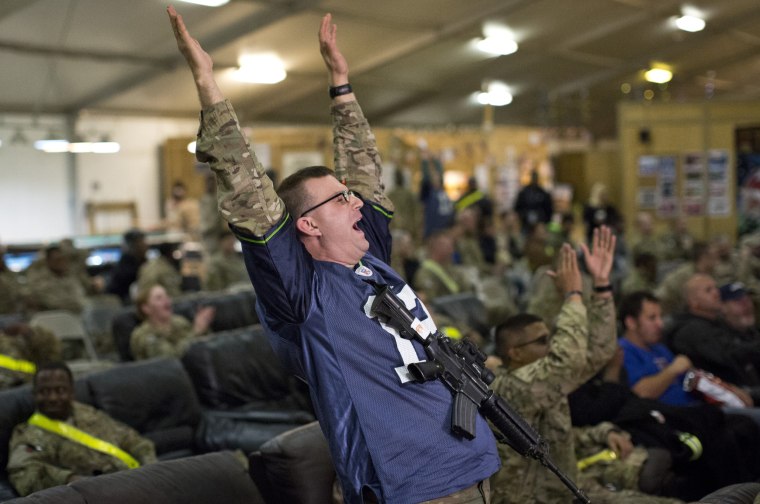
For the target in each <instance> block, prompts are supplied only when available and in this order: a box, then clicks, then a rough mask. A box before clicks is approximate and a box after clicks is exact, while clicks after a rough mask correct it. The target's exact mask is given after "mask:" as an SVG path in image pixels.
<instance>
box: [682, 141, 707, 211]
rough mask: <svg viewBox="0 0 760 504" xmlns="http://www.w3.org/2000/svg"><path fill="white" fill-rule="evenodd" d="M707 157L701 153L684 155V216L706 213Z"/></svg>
mask: <svg viewBox="0 0 760 504" xmlns="http://www.w3.org/2000/svg"><path fill="white" fill-rule="evenodd" d="M705 199H706V198H705V157H704V154H703V153H701V152H689V153H686V154H684V155H683V162H682V165H681V211H682V213H683V215H692V216H694V215H703V214H704V213H705Z"/></svg>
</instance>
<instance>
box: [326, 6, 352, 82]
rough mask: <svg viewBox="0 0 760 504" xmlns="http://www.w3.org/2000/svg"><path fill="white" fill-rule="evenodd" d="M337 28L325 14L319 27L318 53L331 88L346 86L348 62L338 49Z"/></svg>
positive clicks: (330, 15)
mask: <svg viewBox="0 0 760 504" xmlns="http://www.w3.org/2000/svg"><path fill="white" fill-rule="evenodd" d="M337 32H338V27H337V26H336V25H334V24H332V14H325V16H324V17H323V18H322V24H321V26H320V27H319V52H320V53H321V54H322V59H323V60H325V66H326V67H327V72H328V78H329V80H330V85H331V86H340V85H342V84H348V62H347V61H346V58H345V57H344V56H343V53H341V52H340V49H338V38H337Z"/></svg>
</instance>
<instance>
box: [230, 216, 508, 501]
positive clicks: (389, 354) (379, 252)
mask: <svg viewBox="0 0 760 504" xmlns="http://www.w3.org/2000/svg"><path fill="white" fill-rule="evenodd" d="M361 212H362V215H363V218H362V220H361V221H360V223H359V225H360V227H361V228H362V230H363V231H364V233H365V237H366V238H367V240H368V241H369V244H370V249H369V252H368V253H367V254H366V255H365V256H364V258H363V259H362V261H361V262H360V264H358V265H356V266H355V267H354V268H348V267H346V266H344V265H341V264H338V263H333V262H323V261H316V260H314V259H313V258H312V257H311V256H310V255H309V253H308V252H307V251H306V249H305V248H304V247H303V245H302V244H301V243H300V241H299V240H298V236H297V233H296V229H295V226H294V224H293V221H292V219H291V218H290V217H289V216H287V215H286V216H285V217H284V218H283V221H282V222H280V223H279V224H278V225H277V226H275V227H274V228H273V229H272V230H271V231H270V232H269V233H268V234H267V236H265V237H259V238H257V237H251V236H246V235H243V234H241V233H240V232H239V230H238V234H239V236H240V238H241V241H242V243H243V254H244V257H245V260H246V265H247V267H248V271H249V273H250V276H251V280H252V282H253V285H254V287H255V289H256V293H257V310H258V312H259V316H260V319H261V320H262V323H263V324H264V326H265V327H266V328H267V331H268V333H269V336H270V340H271V342H272V346H273V347H274V349H275V351H276V352H277V354H278V355H279V356H280V358H281V359H282V361H283V362H284V363H285V365H286V367H288V368H289V369H290V371H292V372H293V373H295V374H296V375H298V376H301V377H303V378H304V379H305V380H306V381H307V382H308V384H309V387H310V391H311V396H312V400H313V403H314V405H315V408H316V410H317V411H316V413H317V417H318V418H319V421H320V425H321V427H322V430H323V432H324V433H325V436H326V437H327V439H328V442H329V446H330V451H331V453H332V458H333V461H334V463H335V467H336V470H337V473H338V477H339V478H340V481H341V484H342V486H343V491H344V497H345V500H346V502H349V503H353V502H361V501H362V499H361V489H362V487H363V486H368V487H370V488H371V489H372V491H373V492H374V493H375V494H376V495H377V496H378V497H379V498H380V500H381V501H382V502H392V503H414V502H421V501H425V500H430V499H434V498H436V497H441V496H445V495H448V494H451V493H453V492H456V491H457V490H461V489H463V488H466V487H469V486H471V485H473V484H475V483H477V482H478V481H480V480H483V479H485V478H488V477H489V476H490V475H491V474H493V473H494V472H496V471H497V470H498V468H499V456H498V453H497V451H496V442H495V439H494V437H493V435H492V433H491V431H490V429H489V427H488V425H487V423H486V422H485V420H484V419H483V418H482V417H481V416H478V424H477V436H476V437H475V439H474V440H465V439H462V438H459V437H456V436H454V435H453V434H452V433H451V430H450V425H451V409H452V395H451V392H450V391H449V390H448V389H447V388H446V387H445V386H444V385H443V384H442V383H441V382H439V381H437V380H436V381H432V382H427V383H422V384H420V383H415V382H413V381H409V377H408V375H407V373H406V368H405V364H408V363H409V362H410V361H412V362H414V361H418V360H424V359H425V351H424V349H423V348H422V346H421V345H419V344H418V343H416V342H411V341H409V340H405V339H403V338H400V337H399V336H398V334H397V333H396V332H395V330H393V329H392V328H389V327H386V326H384V325H383V324H381V323H380V322H379V321H378V320H377V319H375V318H372V317H371V316H370V310H369V307H370V306H371V302H372V300H373V299H374V289H373V287H372V286H371V285H370V284H369V283H368V281H373V282H376V283H381V284H388V285H390V286H391V287H392V288H393V290H394V292H395V293H396V294H397V295H398V296H399V297H400V298H401V299H402V300H403V301H404V302H405V303H406V304H407V307H408V308H409V309H410V310H412V312H413V313H414V314H415V316H416V317H417V318H418V319H420V320H421V321H422V322H423V323H425V324H427V325H428V326H429V327H431V328H432V327H433V325H432V324H433V321H432V319H430V317H429V316H428V314H427V310H426V309H425V308H424V306H422V304H421V303H420V301H419V300H418V299H417V298H416V296H415V295H414V293H413V292H412V291H411V289H410V288H409V287H408V286H407V285H406V284H405V283H404V281H403V280H402V278H401V277H400V276H399V275H398V274H396V272H394V271H393V270H392V269H391V268H390V267H389V266H388V265H387V261H388V259H389V255H390V237H389V233H388V221H389V216H388V215H387V213H386V212H385V211H384V210H383V209H382V208H380V207H378V206H377V205H374V206H373V205H372V204H371V203H369V202H365V205H364V206H363V207H362V209H361Z"/></svg>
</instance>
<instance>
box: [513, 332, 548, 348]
mask: <svg viewBox="0 0 760 504" xmlns="http://www.w3.org/2000/svg"><path fill="white" fill-rule="evenodd" d="M534 343H535V344H537V345H546V344H548V343H549V335H548V334H544V335H543V336H539V337H538V338H535V339H532V340H530V341H526V342H525V343H520V344H519V345H515V346H513V347H512V348H520V347H524V346H528V345H532V344H534Z"/></svg>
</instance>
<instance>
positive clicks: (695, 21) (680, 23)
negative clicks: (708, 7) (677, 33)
mask: <svg viewBox="0 0 760 504" xmlns="http://www.w3.org/2000/svg"><path fill="white" fill-rule="evenodd" d="M705 24H706V23H705V20H704V19H702V18H700V17H697V16H692V15H689V14H685V15H683V16H681V17H679V18H676V26H677V27H678V29H679V30H683V31H687V32H698V31H702V30H704V29H705Z"/></svg>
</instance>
